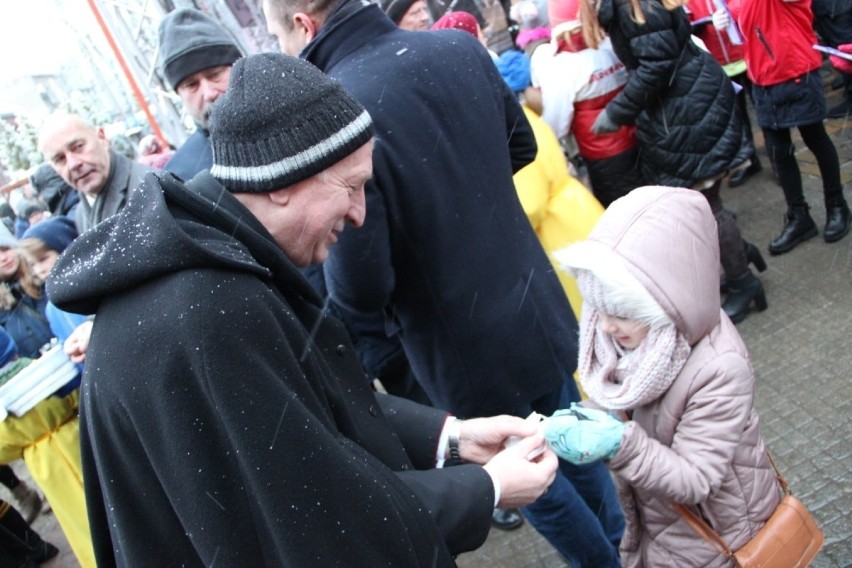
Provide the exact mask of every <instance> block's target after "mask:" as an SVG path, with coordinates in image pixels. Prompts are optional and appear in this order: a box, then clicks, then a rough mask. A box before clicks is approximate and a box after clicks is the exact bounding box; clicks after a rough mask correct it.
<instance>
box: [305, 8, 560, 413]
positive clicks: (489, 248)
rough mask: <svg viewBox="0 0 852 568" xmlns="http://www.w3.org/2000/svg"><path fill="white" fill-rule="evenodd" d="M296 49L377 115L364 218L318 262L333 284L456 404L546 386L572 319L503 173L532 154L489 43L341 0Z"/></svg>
mask: <svg viewBox="0 0 852 568" xmlns="http://www.w3.org/2000/svg"><path fill="white" fill-rule="evenodd" d="M302 57H303V58H305V59H307V60H308V61H310V62H312V63H314V64H315V65H317V66H318V67H319V68H320V69H322V70H323V71H325V72H327V73H328V74H329V75H331V76H332V77H334V78H336V79H337V80H339V81H340V82H341V83H342V84H343V86H344V87H345V88H346V89H347V90H348V91H349V92H351V93H352V94H353V95H354V96H355V98H356V99H358V101H359V102H361V104H363V105H364V106H365V107H366V108H367V110H368V111H369V112H370V114H371V116H372V118H373V121H374V125H375V149H374V152H373V181H372V182H371V183H368V185H367V216H366V221H365V224H364V226H363V227H362V228H360V229H357V230H350V229H348V230H346V231H345V232H344V233H343V234H342V235H341V238H340V240H339V242H338V244H337V245H336V246H335V247H332V249H331V250H330V256H329V259H328V260H327V261H326V263H325V273H326V282H327V285H328V289H329V293H330V294H331V297H332V299H333V300H334V301H335V302H336V303H337V304H338V305H341V306H344V307H345V308H348V309H357V310H361V311H364V312H374V311H377V310H381V309H386V310H387V312H388V313H390V314H392V316H393V317H394V318H396V320H397V322H398V323H399V326H400V329H401V334H400V336H401V340H402V343H403V345H404V347H405V351H406V354H407V355H408V358H409V361H410V362H411V365H412V368H413V370H414V373H415V375H416V376H417V379H418V381H420V383H421V384H422V386H423V388H424V389H425V390H426V393H427V394H428V395H429V397H430V398H431V399H432V401H433V402H434V403H435V404H436V405H437V406H439V407H441V408H445V409H448V410H451V411H452V412H454V413H456V414H457V415H460V416H463V417H467V416H473V415H491V414H495V413H501V412H507V413H517V412H516V410H515V409H518V408H521V407H522V406H524V405H527V404H529V403H530V402H531V401H532V400H534V399H536V398H538V397H541V396H543V395H545V394H550V393H553V392H555V391H556V390H557V389H559V388H560V387H561V385H562V381H563V380H564V378H565V377H566V376H568V375H570V373H571V372H573V370H574V368H575V366H576V360H577V349H576V345H577V324H576V321H575V320H574V316H573V314H572V312H571V308H570V306H569V305H568V301H567V299H566V297H565V293H564V292H563V291H562V288H561V287H560V285H559V281H558V278H557V277H556V275H555V274H554V272H553V269H552V267H551V264H550V262H549V260H548V258H547V256H546V254H545V253H544V251H543V250H542V248H541V245H540V243H539V241H538V239H537V237H536V235H535V233H534V232H533V229H532V227H531V225H530V223H529V221H528V220H527V217H526V215H525V214H524V211H523V208H522V207H521V204H520V201H519V200H518V196H517V193H516V192H515V188H514V185H513V182H512V173H513V170H517V169H520V168H521V167H522V166H524V165H526V164H527V163H528V162H530V161H531V160H532V159H533V158H534V157H535V153H536V147H535V139H534V137H533V133H532V129H531V128H530V126H529V123H528V122H527V120H526V118H525V117H524V115H523V111H522V110H521V108H520V106H519V104H518V102H517V100H516V98H515V95H514V94H513V93H512V92H511V91H510V90H509V88H508V87H507V86H506V84H505V82H504V81H503V78H502V77H501V76H500V74H499V72H498V71H497V68H496V66H495V65H494V63H493V62H492V60H491V58H490V56H489V55H488V53H487V51H486V50H485V49H484V48H483V47H482V45H481V44H479V42H477V41H476V39H475V38H473V37H472V36H470V35H469V34H465V33H464V32H459V31H457V30H446V31H438V32H429V33H424V32H407V31H403V30H400V29H398V28H397V27H396V26H395V25H394V24H393V22H391V21H390V20H389V19H388V18H387V17H386V16H385V15H384V14H383V13H382V11H381V10H380V9H379V7H378V6H376V5H374V4H371V3H369V2H362V1H360V0H348V1H345V2H343V3H342V4H341V5H340V6H339V7H338V8H337V9H336V10H335V12H333V13H332V14H331V15H330V16H329V19H328V20H327V22H326V23H325V25H324V26H323V28H322V29H321V31H320V33H319V34H318V36H317V37H316V38H315V39H314V41H313V42H312V43H311V44H309V45H308V46H307V48H306V49H305V51H304V52H303V53H302Z"/></svg>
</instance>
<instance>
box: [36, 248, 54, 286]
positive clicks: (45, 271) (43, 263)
mask: <svg viewBox="0 0 852 568" xmlns="http://www.w3.org/2000/svg"><path fill="white" fill-rule="evenodd" d="M57 258H59V253H58V252H56V251H55V250H46V251H44V252H43V253H42V254H40V255H38V256H37V257H36V258H35V259H33V274H35V275H36V276H37V277H38V278H39V280H41V281H42V282H45V281H47V277H48V275H49V274H50V271H51V270H53V265H54V264H56V259H57Z"/></svg>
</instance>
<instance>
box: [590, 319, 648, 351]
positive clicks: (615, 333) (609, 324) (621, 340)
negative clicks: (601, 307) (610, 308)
mask: <svg viewBox="0 0 852 568" xmlns="http://www.w3.org/2000/svg"><path fill="white" fill-rule="evenodd" d="M649 328H650V326H648V325H645V324H642V323H640V322H638V321H636V320H633V319H627V318H619V317H615V316H611V315H609V314H604V313H601V314H600V329H601V331H602V332H604V333H607V334H609V335H611V336H612V338H613V339H615V340H616V341H617V342H618V344H619V345H621V346H622V347H624V348H625V349H636V348H637V347H639V344H640V343H642V340H643V339H645V336H647V335H648V329H649Z"/></svg>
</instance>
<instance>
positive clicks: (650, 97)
mask: <svg viewBox="0 0 852 568" xmlns="http://www.w3.org/2000/svg"><path fill="white" fill-rule="evenodd" d="M639 4H640V6H641V8H642V11H643V12H644V15H645V19H646V22H645V23H644V24H640V23H638V22H637V21H636V20H635V19H634V18H633V10H632V7H631V3H630V0H603V1H602V2H601V6H600V8H599V11H598V19H599V20H600V23H601V26H603V28H604V29H605V30H606V31H607V33H608V34H609V36H610V38H611V39H612V45H613V48H614V49H615V53H616V55H618V57H619V59H621V61H623V62H624V64H625V66H627V68H628V69H629V70H630V77H629V79H628V80H627V84H626V85H625V86H624V90H622V91H621V92H620V93H619V94H618V95H617V96H616V97H615V98H614V99H613V100H612V101H610V102H609V104H608V105H607V107H606V112H607V114H608V115H609V117H610V118H611V119H612V120H613V121H614V122H616V123H617V124H621V125H623V124H630V123H634V122H635V123H636V127H637V128H636V139H637V141H638V143H639V146H640V164H641V167H642V173H643V175H644V176H645V178H646V180H647V181H648V182H650V183H656V184H660V185H668V186H680V187H692V186H694V185H695V184H696V182H698V181H701V180H705V179H708V178H712V177H714V176H717V175H719V174H721V173H724V172H725V171H727V170H729V169H731V167H733V166H735V165H737V164H740V163H742V162H744V161H745V160H746V159H747V158H748V157H749V155H750V154H751V147H750V145H749V143H748V142H747V139H746V137H745V130H744V129H743V124H742V120H741V118H740V116H739V113H738V112H737V111H736V109H735V105H734V96H735V95H734V89H733V87H732V85H731V81H730V80H729V79H728V77H727V76H726V75H725V72H724V71H723V70H722V67H721V66H720V65H719V64H718V63H717V62H716V60H714V59H713V57H712V56H711V55H710V54H709V53H707V52H705V51H702V50H701V49H699V48H698V47H697V46H696V45H695V44H694V43H693V42H692V41H691V39H690V25H689V20H688V18H687V16H686V13H685V12H684V11H683V8H677V9H674V10H667V9H666V8H664V7H663V5H662V4H661V3H660V2H659V0H640V1H639Z"/></svg>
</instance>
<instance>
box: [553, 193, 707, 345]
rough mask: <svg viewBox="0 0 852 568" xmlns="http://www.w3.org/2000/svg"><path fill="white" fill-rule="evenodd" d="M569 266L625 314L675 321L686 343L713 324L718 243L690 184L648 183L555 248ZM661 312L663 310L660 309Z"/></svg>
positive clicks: (703, 204) (704, 203) (704, 207)
mask: <svg viewBox="0 0 852 568" xmlns="http://www.w3.org/2000/svg"><path fill="white" fill-rule="evenodd" d="M554 258H555V259H556V261H557V262H558V263H559V264H561V265H562V267H563V268H564V269H566V270H568V271H571V272H574V273H576V270H578V269H585V270H590V271H591V272H593V273H594V274H595V275H596V276H597V277H598V278H599V279H600V280H602V281H603V282H604V283H606V284H610V286H609V287H611V288H617V289H619V290H622V291H623V293H622V294H620V296H619V297H616V298H611V302H612V303H614V304H616V305H623V306H631V307H632V308H631V311H630V313H629V314H615V315H629V317H632V318H634V319H641V320H643V321H647V322H648V323H651V324H652V325H653V324H654V323H656V322H660V321H665V319H666V318H668V319H670V320H671V321H673V322H674V323H675V325H676V326H677V328H678V330H679V331H680V332H681V333H683V335H684V336H685V337H686V339H687V341H688V342H689V344H690V345H694V344H695V343H697V342H698V341H699V340H700V339H701V338H702V337H704V336H705V335H706V334H707V333H708V332H709V331H710V330H711V329H713V328H714V327H715V326H716V325H717V324H718V323H719V318H720V317H721V316H720V314H721V312H720V307H719V306H720V297H719V243H718V237H717V229H716V221H715V219H714V218H713V214H712V212H711V211H710V206H709V205H708V204H707V200H706V199H705V198H704V196H702V195H701V194H700V193H699V192H697V191H693V190H689V189H679V188H671V187H656V186H648V187H641V188H638V189H635V190H633V191H631V192H630V193H629V194H628V195H626V196H625V197H622V198H621V199H618V200H617V201H615V202H613V203H612V205H610V206H609V208H608V209H607V210H606V211H605V212H604V214H603V216H602V217H601V218H600V220H599V221H598V223H597V225H596V226H595V228H594V230H593V231H592V232H591V234H590V235H589V237H588V239H587V240H585V241H583V242H581V243H577V244H574V245H572V246H570V247H568V248H566V249H563V250H561V251H557V252H556V253H554ZM661 312H662V313H661Z"/></svg>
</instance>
